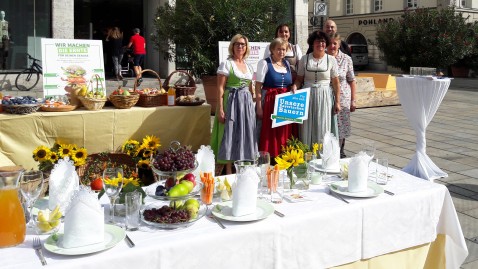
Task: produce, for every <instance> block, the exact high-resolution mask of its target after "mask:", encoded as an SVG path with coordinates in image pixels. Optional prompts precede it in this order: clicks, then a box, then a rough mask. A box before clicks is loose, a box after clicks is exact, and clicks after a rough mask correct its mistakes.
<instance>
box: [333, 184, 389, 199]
mask: <svg viewBox="0 0 478 269" xmlns="http://www.w3.org/2000/svg"><path fill="white" fill-rule="evenodd" d="M348 186H349V182H348V181H337V182H334V183H332V184H330V190H331V191H333V192H335V193H338V194H340V195H345V196H350V197H358V198H369V197H375V196H378V195H380V194H382V193H383V188H382V187H380V186H379V185H377V183H375V182H372V181H369V182H368V183H367V190H366V191H363V192H349V191H348Z"/></svg>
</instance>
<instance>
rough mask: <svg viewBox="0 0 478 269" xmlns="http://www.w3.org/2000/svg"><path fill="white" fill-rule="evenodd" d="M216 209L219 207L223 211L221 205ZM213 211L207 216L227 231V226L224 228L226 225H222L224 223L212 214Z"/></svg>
mask: <svg viewBox="0 0 478 269" xmlns="http://www.w3.org/2000/svg"><path fill="white" fill-rule="evenodd" d="M216 207H217V209H218V210H221V206H220V205H216ZM212 210H213V209H211V212H209V214H207V216H208V217H210V218H211V219H213V220H214V221H215V222H216V223H217V225H219V227H221V228H223V229H226V226H224V224H222V222H221V221H220V220H219V219H218V218H216V216H214V215H213V214H212Z"/></svg>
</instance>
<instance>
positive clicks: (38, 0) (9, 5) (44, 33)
mask: <svg viewBox="0 0 478 269" xmlns="http://www.w3.org/2000/svg"><path fill="white" fill-rule="evenodd" d="M0 10H1V11H3V12H4V15H5V16H4V20H5V21H7V22H8V24H7V25H8V26H6V27H5V28H7V29H6V30H4V31H3V30H2V35H3V32H6V33H7V34H8V39H7V38H5V41H4V42H2V43H4V44H6V45H5V46H2V47H1V48H0V53H3V57H0V73H5V72H6V73H8V72H10V71H12V70H16V71H18V70H22V69H24V68H25V67H26V66H27V65H28V64H29V62H28V58H27V56H26V54H27V53H29V54H30V55H31V56H33V57H35V58H37V59H41V46H40V40H41V38H42V37H51V32H50V29H51V19H50V18H51V0H34V1H31V0H7V1H5V0H2V4H1V7H0ZM2 45H3V44H2ZM4 48H6V50H5V49H4Z"/></svg>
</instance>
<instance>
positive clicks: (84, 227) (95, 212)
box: [62, 189, 105, 248]
mask: <svg viewBox="0 0 478 269" xmlns="http://www.w3.org/2000/svg"><path fill="white" fill-rule="evenodd" d="M104 235H105V224H104V211H103V208H102V207H101V204H100V202H99V200H98V198H97V196H96V194H95V193H93V192H91V191H89V190H86V189H80V190H79V191H77V192H76V193H75V195H74V197H73V199H72V201H71V205H70V207H69V208H68V210H67V212H66V215H65V224H64V235H63V239H62V246H63V247H64V248H74V247H82V246H87V245H92V244H97V243H102V242H103V240H104Z"/></svg>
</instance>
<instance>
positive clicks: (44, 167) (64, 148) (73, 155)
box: [32, 143, 88, 172]
mask: <svg viewBox="0 0 478 269" xmlns="http://www.w3.org/2000/svg"><path fill="white" fill-rule="evenodd" d="M32 157H33V159H34V160H35V161H37V162H39V164H38V169H39V170H41V171H42V172H50V171H51V170H52V169H53V167H54V165H55V164H56V163H58V160H59V159H62V158H65V157H68V158H70V160H73V162H74V165H75V167H79V166H81V165H84V164H86V157H88V152H87V150H86V148H82V147H78V146H77V145H76V144H60V143H55V144H54V145H53V147H51V148H48V147H47V146H44V145H41V146H38V147H37V148H36V149H35V150H33V156H32Z"/></svg>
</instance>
